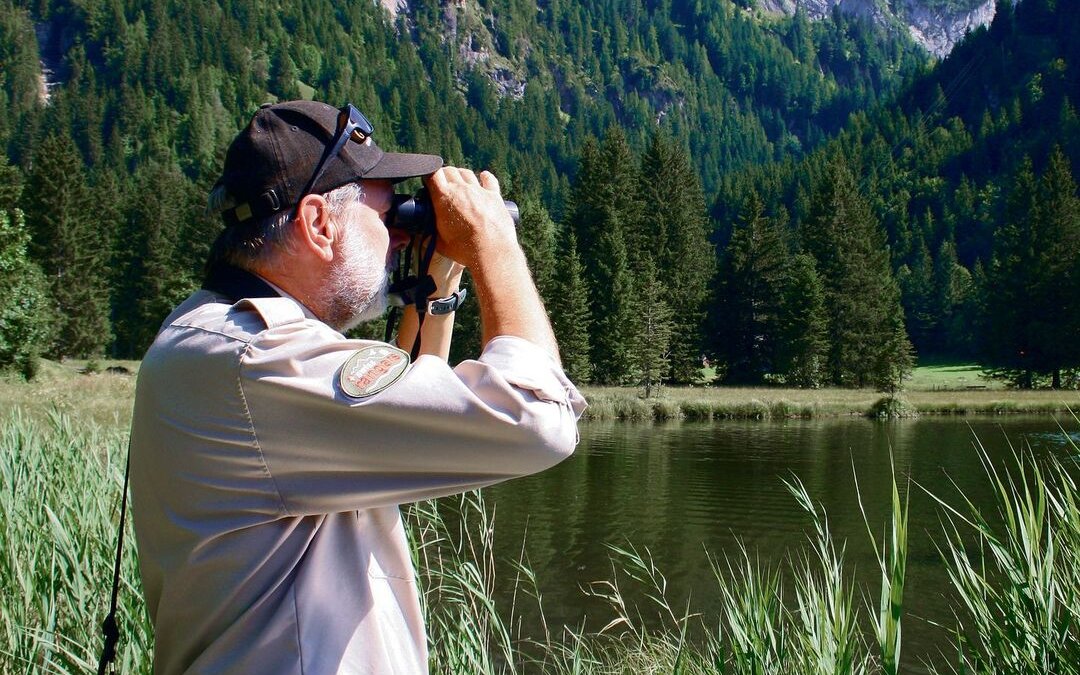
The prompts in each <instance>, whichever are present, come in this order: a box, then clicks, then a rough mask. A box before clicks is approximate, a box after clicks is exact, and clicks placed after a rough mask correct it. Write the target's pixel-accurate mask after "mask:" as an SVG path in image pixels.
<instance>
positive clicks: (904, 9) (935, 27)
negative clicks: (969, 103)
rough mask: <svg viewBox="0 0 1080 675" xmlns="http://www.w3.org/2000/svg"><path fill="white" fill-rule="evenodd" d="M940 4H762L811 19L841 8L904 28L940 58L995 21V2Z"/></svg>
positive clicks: (897, 0)
mask: <svg viewBox="0 0 1080 675" xmlns="http://www.w3.org/2000/svg"><path fill="white" fill-rule="evenodd" d="M941 4H942V3H940V2H937V3H931V2H925V1H923V0H759V6H760V7H761V8H762V9H764V10H765V11H768V12H782V13H784V14H794V13H795V8H796V7H797V6H799V5H801V6H802V7H803V8H805V9H806V13H807V14H808V15H809V16H810V18H812V19H820V18H822V17H825V16H828V15H829V13H830V12H832V9H833V7H834V6H837V5H839V7H840V9H841V11H844V12H848V13H850V14H856V15H859V16H864V17H867V18H869V19H871V20H873V21H874V22H875V23H878V24H880V25H884V26H894V27H902V28H903V29H905V30H907V31H908V32H909V33H910V34H911V37H912V38H913V39H914V40H915V41H916V42H918V43H919V44H921V45H922V46H924V47H926V49H927V51H929V52H931V53H932V54H934V55H936V56H938V57H944V56H945V55H946V54H948V53H949V52H950V51H951V50H952V48H953V45H955V44H956V43H957V42H959V41H960V38H962V37H964V34H965V33H967V31H969V30H974V29H975V28H978V27H979V26H985V25H987V24H989V23H990V21H991V20H992V19H993V18H994V0H971V1H970V2H963V3H952V4H953V5H954V6H958V8H956V9H946V8H943V7H941Z"/></svg>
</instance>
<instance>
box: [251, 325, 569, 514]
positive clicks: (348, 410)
mask: <svg viewBox="0 0 1080 675" xmlns="http://www.w3.org/2000/svg"><path fill="white" fill-rule="evenodd" d="M371 344H372V343H370V342H364V341H357V340H346V339H344V338H342V337H341V336H340V335H338V334H337V333H335V332H333V331H330V330H329V329H328V328H326V327H323V326H321V324H317V323H315V322H310V321H306V322H302V323H298V324H291V325H288V326H281V327H278V328H273V329H270V330H267V331H265V332H264V333H262V334H260V336H259V338H258V339H256V340H254V341H253V342H252V343H251V344H250V345H249V346H248V348H247V350H246V351H245V353H244V354H243V356H242V358H241V363H240V370H239V389H240V393H241V395H242V397H243V399H244V403H245V405H246V407H247V411H248V414H249V416H250V423H251V428H252V430H253V433H254V435H255V442H256V445H257V447H258V449H259V451H260V452H261V454H262V458H263V461H264V462H265V465H266V468H267V471H268V472H269V474H270V477H271V478H272V480H273V482H274V484H275V486H276V488H277V490H278V492H279V493H280V496H281V499H282V503H283V504H284V506H285V509H286V511H287V512H288V514H289V515H310V514H318V513H336V512H341V511H349V510H354V509H362V508H371V507H375V506H384V505H391V504H401V503H406V502H411V501H417V500H422V499H429V498H433V497H439V496H443V495H447V494H453V493H456V492H462V491H465V490H470V489H474V488H478V487H482V486H485V485H490V484H492V483H495V482H498V481H501V480H505V479H508V478H513V477H516V476H523V475H527V474H531V473H535V472H537V471H541V470H543V469H546V468H548V467H550V466H553V465H554V464H556V463H558V462H560V461H561V460H563V459H565V458H566V457H568V456H569V455H570V454H571V453H572V452H573V450H574V447H575V445H576V444H577V440H578V435H577V420H578V418H579V417H580V415H581V413H582V411H583V410H584V409H585V405H586V404H585V400H584V399H583V398H582V396H581V394H580V393H579V392H578V390H577V388H576V387H575V386H574V385H573V384H572V383H571V382H570V380H569V379H567V377H566V375H565V374H564V373H563V371H562V369H561V368H560V367H559V365H558V364H557V363H556V362H555V361H554V360H553V359H552V358H551V357H550V356H549V355H548V354H547V353H546V352H544V351H543V350H542V349H540V348H539V347H537V346H535V345H533V344H532V343H530V342H528V341H526V340H523V339H521V338H517V337H509V336H503V337H497V338H494V339H492V340H491V341H490V342H489V343H488V344H487V346H486V347H485V349H484V352H483V353H482V354H481V355H480V357H479V358H478V359H477V360H471V361H464V362H462V363H461V364H459V365H458V366H457V367H456V368H451V367H450V366H449V365H448V364H447V363H446V362H445V361H442V360H441V359H439V358H437V357H433V356H421V357H420V358H419V359H417V361H416V362H415V363H413V364H412V365H411V366H410V367H409V369H408V370H407V371H406V373H405V374H404V375H403V376H402V377H401V378H400V379H399V380H398V381H397V382H395V383H394V384H392V385H391V386H390V387H388V388H387V389H384V390H383V391H380V392H378V393H376V394H374V395H373V396H370V397H367V398H363V399H353V398H350V397H348V396H346V395H345V394H344V392H343V391H342V390H341V387H340V386H339V384H338V376H339V371H340V369H341V367H342V365H343V364H344V363H345V362H346V361H347V360H348V359H349V357H350V356H352V355H353V354H354V353H355V352H356V350H357V349H360V348H362V347H365V346H369V345H371Z"/></svg>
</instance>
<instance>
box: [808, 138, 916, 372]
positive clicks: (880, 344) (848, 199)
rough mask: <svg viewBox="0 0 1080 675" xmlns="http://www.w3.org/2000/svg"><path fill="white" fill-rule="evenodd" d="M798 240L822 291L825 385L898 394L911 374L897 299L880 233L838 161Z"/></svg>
mask: <svg viewBox="0 0 1080 675" xmlns="http://www.w3.org/2000/svg"><path fill="white" fill-rule="evenodd" d="M801 233H802V240H803V243H804V246H805V247H806V249H807V251H809V252H810V253H811V254H812V255H813V256H814V258H815V260H816V262H817V268H818V270H819V272H820V273H821V277H822V281H823V284H824V290H825V306H826V311H827V313H828V319H829V324H828V326H829V329H828V330H829V355H828V362H827V366H826V373H827V375H828V378H829V381H830V382H832V383H833V384H836V385H841V386H859V387H861V386H867V385H873V386H876V387H878V388H881V389H888V390H894V389H896V388H897V387H899V385H900V382H901V381H902V379H903V377H904V376H905V375H906V374H907V373H908V372H909V371H910V369H911V355H910V349H911V347H910V343H908V340H907V335H906V333H905V330H904V323H903V309H902V307H901V305H900V292H899V288H898V287H897V284H896V281H895V279H894V278H893V276H892V269H891V267H890V265H889V259H888V249H887V248H886V246H885V235H884V232H883V231H882V230H881V228H880V227H879V226H878V224H877V222H876V219H875V218H874V215H873V213H872V211H871V209H870V205H869V203H868V202H867V201H866V199H865V198H864V197H862V195H861V193H860V190H859V187H858V185H857V184H856V182H855V178H854V176H853V175H852V173H851V171H850V170H849V169H848V168H847V166H846V165H845V163H844V162H843V160H842V159H841V158H836V159H833V160H832V161H831V162H830V164H829V166H828V168H827V172H826V173H825V174H824V176H823V177H822V179H821V180H820V181H819V182H818V184H817V186H816V187H815V190H814V193H813V197H812V202H811V206H810V211H809V213H808V214H807V219H806V221H805V222H804V223H803V224H802V229H801Z"/></svg>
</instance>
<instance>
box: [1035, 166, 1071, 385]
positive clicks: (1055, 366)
mask: <svg viewBox="0 0 1080 675" xmlns="http://www.w3.org/2000/svg"><path fill="white" fill-rule="evenodd" d="M1032 215H1033V221H1034V222H1035V223H1037V225H1038V228H1039V232H1038V234H1037V236H1036V238H1035V240H1034V241H1033V245H1034V246H1035V248H1036V252H1037V255H1038V257H1039V263H1038V267H1037V273H1038V278H1037V284H1038V285H1037V287H1036V289H1035V292H1034V293H1033V296H1034V297H1033V298H1032V300H1033V301H1034V302H1035V304H1036V307H1037V308H1036V312H1037V322H1036V324H1035V325H1033V326H1032V331H1033V336H1034V337H1035V338H1036V340H1035V342H1036V345H1037V353H1038V355H1039V358H1040V363H1039V364H1038V365H1037V366H1036V367H1037V368H1038V369H1039V370H1043V371H1044V372H1049V373H1050V375H1051V386H1052V387H1053V388H1054V389H1060V388H1061V382H1062V380H1061V372H1062V370H1065V369H1075V368H1078V367H1080V349H1077V345H1080V198H1078V197H1077V194H1076V182H1075V181H1074V180H1073V177H1072V171H1071V168H1070V167H1069V160H1068V159H1067V158H1066V157H1065V155H1064V153H1063V152H1062V151H1061V148H1060V147H1055V148H1054V151H1053V152H1052V153H1051V155H1050V160H1049V163H1048V164H1047V167H1046V171H1045V172H1044V173H1043V176H1042V180H1040V182H1039V193H1038V202H1037V203H1036V205H1035V212H1034V214H1032Z"/></svg>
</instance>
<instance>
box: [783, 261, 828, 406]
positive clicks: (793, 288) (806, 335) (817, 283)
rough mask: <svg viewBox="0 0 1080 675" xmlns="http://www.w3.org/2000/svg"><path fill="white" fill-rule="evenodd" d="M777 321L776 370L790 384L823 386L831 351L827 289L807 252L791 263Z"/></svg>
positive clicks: (785, 280)
mask: <svg viewBox="0 0 1080 675" xmlns="http://www.w3.org/2000/svg"><path fill="white" fill-rule="evenodd" d="M777 323H778V332H777V338H776V345H777V349H776V356H775V361H774V363H775V365H774V368H775V370H776V373H777V374H778V375H779V376H780V377H781V378H782V379H783V381H784V383H785V384H787V385H789V386H795V387H819V386H821V384H822V382H823V380H824V376H825V366H826V359H827V357H828V352H829V342H828V339H829V338H828V332H829V326H828V316H827V308H826V305H825V288H824V285H823V284H822V282H821V277H819V276H818V273H817V270H816V269H815V266H814V259H813V257H811V256H809V255H807V254H805V253H800V254H798V255H796V256H795V257H794V258H792V259H791V261H790V262H789V264H788V268H787V274H786V276H785V278H784V285H783V290H782V291H781V302H780V314H779V321H778V322H777Z"/></svg>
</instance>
